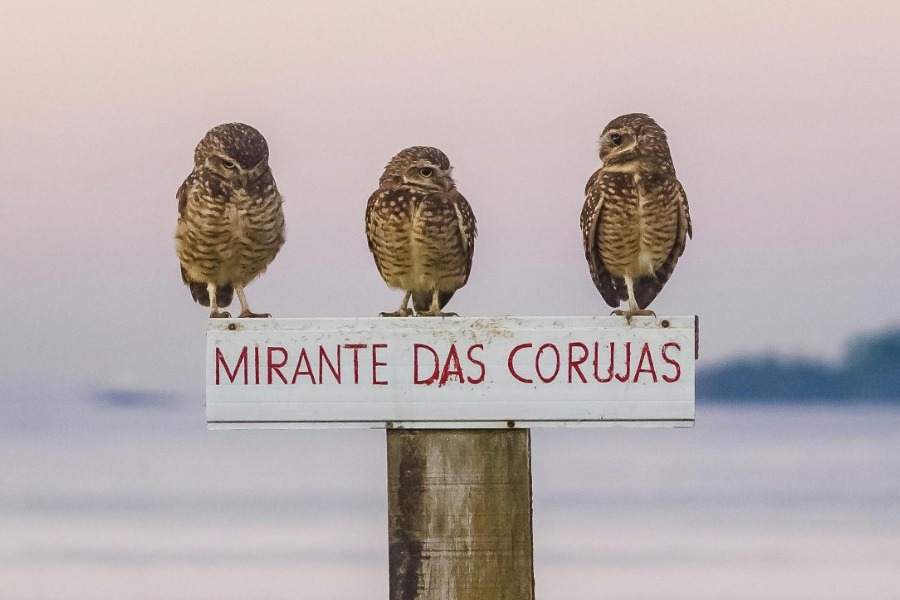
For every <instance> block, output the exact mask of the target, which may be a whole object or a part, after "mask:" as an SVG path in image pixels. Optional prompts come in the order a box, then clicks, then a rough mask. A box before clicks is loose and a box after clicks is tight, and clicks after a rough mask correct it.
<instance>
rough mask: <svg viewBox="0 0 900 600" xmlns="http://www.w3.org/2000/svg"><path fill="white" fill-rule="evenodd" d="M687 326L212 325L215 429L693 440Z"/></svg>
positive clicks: (610, 320) (679, 322)
mask: <svg viewBox="0 0 900 600" xmlns="http://www.w3.org/2000/svg"><path fill="white" fill-rule="evenodd" d="M695 323H696V320H695V317H693V316H690V317H659V318H652V317H635V318H633V319H632V322H631V324H630V325H629V324H628V323H627V322H626V321H625V318H624V317H471V318H466V317H454V318H429V317H421V318H420V317H407V318H383V317H379V318H360V319H240V320H224V319H223V320H220V319H211V320H210V321H209V330H208V332H207V350H206V416H207V422H208V425H209V427H210V428H211V429H213V428H309V427H369V428H392V427H409V428H413V427H416V428H484V427H504V428H505V427H534V426H576V425H621V424H631V425H657V426H691V425H692V424H693V422H694V361H695V358H696V351H697V342H696V324H695Z"/></svg>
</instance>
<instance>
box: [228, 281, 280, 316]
mask: <svg viewBox="0 0 900 600" xmlns="http://www.w3.org/2000/svg"><path fill="white" fill-rule="evenodd" d="M234 291H236V292H237V296H238V300H240V301H241V314H240V315H238V317H239V318H241V319H267V318H269V317H271V316H272V315H270V314H269V313H259V314H257V313H255V312H251V311H250V305H248V304H247V296H245V295H244V286H242V285H235V286H234Z"/></svg>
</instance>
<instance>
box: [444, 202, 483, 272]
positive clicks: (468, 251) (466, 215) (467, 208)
mask: <svg viewBox="0 0 900 600" xmlns="http://www.w3.org/2000/svg"><path fill="white" fill-rule="evenodd" d="M448 200H449V202H450V204H451V205H452V206H453V209H454V211H456V224H457V226H458V227H459V235H460V240H461V242H462V249H463V252H464V253H465V266H466V282H468V281H469V273H471V272H472V257H473V256H475V238H476V236H477V235H478V225H477V223H476V222H475V213H473V212H472V206H471V205H470V204H469V201H468V200H466V199H465V197H464V196H463V195H462V194H460V193H459V192H458V191H457V190H455V189H453V190H451V191H450V192H448ZM464 284H465V282H464Z"/></svg>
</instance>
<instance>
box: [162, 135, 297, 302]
mask: <svg viewBox="0 0 900 600" xmlns="http://www.w3.org/2000/svg"><path fill="white" fill-rule="evenodd" d="M268 157H269V151H268V145H267V144H266V140H265V138H263V136H262V135H261V134H260V133H259V132H258V131H256V129H254V128H252V127H250V126H248V125H243V124H241V123H229V124H226V125H220V126H218V127H215V128H213V129H211V130H210V131H209V132H208V133H207V134H206V136H204V138H203V139H202V140H201V141H200V143H199V144H198V145H197V148H196V150H195V152H194V169H193V171H192V172H191V174H190V175H188V176H187V178H186V179H185V180H184V183H183V184H182V185H181V187H180V188H179V189H178V193H177V196H178V214H179V217H178V227H177V230H176V233H175V240H176V250H177V253H178V258H179V260H180V261H181V275H182V279H183V281H184V282H185V284H187V285H188V287H189V288H190V290H191V295H192V296H193V298H194V299H195V300H196V301H197V302H199V303H200V304H202V305H204V306H211V308H212V313H211V314H210V316H211V317H222V316H229V315H228V313H225V312H220V311H219V310H218V309H219V308H221V307H224V306H227V305H228V304H230V303H231V299H232V294H233V293H234V292H235V291H236V292H237V294H238V299H239V300H240V302H241V308H242V312H241V316H242V317H254V316H268V315H258V314H255V313H252V312H251V311H250V309H249V306H248V305H247V301H246V297H245V295H244V287H245V286H246V285H247V284H248V283H250V282H251V281H252V280H253V279H255V278H256V277H258V276H259V275H260V274H261V273H263V272H264V271H265V270H266V267H268V266H269V264H270V263H271V262H272V261H273V260H274V259H275V256H276V255H277V254H278V251H279V250H280V248H281V246H282V245H283V244H284V214H283V211H282V198H281V194H279V192H278V188H277V187H276V185H275V179H274V177H273V176H272V171H271V169H270V168H269V164H268Z"/></svg>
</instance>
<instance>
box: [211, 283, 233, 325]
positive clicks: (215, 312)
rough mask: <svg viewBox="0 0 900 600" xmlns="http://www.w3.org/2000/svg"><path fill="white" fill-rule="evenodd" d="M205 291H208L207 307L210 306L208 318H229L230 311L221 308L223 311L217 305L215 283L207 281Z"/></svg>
mask: <svg viewBox="0 0 900 600" xmlns="http://www.w3.org/2000/svg"><path fill="white" fill-rule="evenodd" d="M206 291H207V293H209V308H210V313H209V318H210V319H230V318H231V313H229V312H228V311H225V310H223V311H220V310H219V305H218V303H217V302H216V284H214V283H207V284H206Z"/></svg>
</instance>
